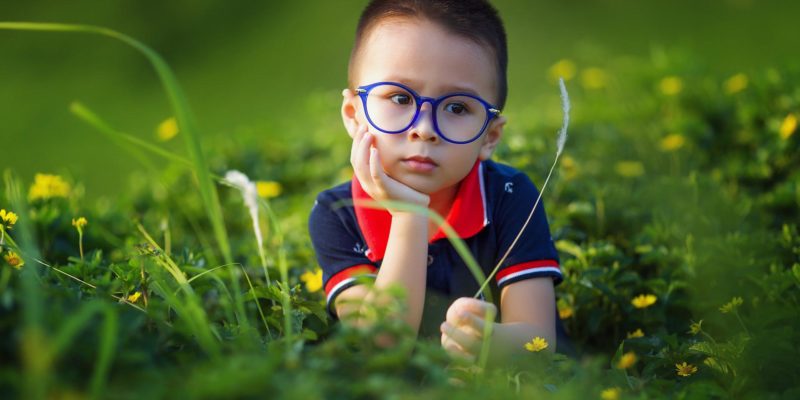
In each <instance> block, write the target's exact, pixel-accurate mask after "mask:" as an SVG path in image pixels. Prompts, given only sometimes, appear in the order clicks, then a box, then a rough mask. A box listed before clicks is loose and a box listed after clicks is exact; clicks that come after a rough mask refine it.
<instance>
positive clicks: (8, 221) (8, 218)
mask: <svg viewBox="0 0 800 400" xmlns="http://www.w3.org/2000/svg"><path fill="white" fill-rule="evenodd" d="M0 220H2V223H3V226H5V227H6V228H8V229H11V227H12V226H14V224H16V223H17V214H14V213H13V212H11V211H6V210H5V209H2V210H0Z"/></svg>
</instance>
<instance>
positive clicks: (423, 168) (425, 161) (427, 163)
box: [403, 156, 439, 172]
mask: <svg viewBox="0 0 800 400" xmlns="http://www.w3.org/2000/svg"><path fill="white" fill-rule="evenodd" d="M403 164H404V165H405V166H406V167H408V168H409V169H411V170H412V171H416V172H430V171H433V169H434V168H436V167H438V166H439V164H437V163H436V161H433V159H431V158H430V157H423V156H412V157H408V158H404V159H403Z"/></svg>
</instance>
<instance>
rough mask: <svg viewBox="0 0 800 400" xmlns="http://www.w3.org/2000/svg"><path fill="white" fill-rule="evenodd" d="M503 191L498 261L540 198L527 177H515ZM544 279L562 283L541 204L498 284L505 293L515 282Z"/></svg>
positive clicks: (497, 218)
mask: <svg viewBox="0 0 800 400" xmlns="http://www.w3.org/2000/svg"><path fill="white" fill-rule="evenodd" d="M502 188H503V191H504V193H503V194H502V195H501V196H500V201H499V202H498V206H497V208H496V215H495V221H496V222H497V223H498V230H497V231H498V254H497V257H498V259H497V261H499V260H500V258H502V257H503V255H504V254H505V253H506V251H508V248H509V247H510V246H511V244H512V243H513V242H514V239H515V238H516V236H517V234H518V233H519V231H520V229H522V226H523V225H524V224H525V220H526V219H527V218H528V215H530V212H531V208H532V207H533V205H534V203H535V202H536V199H537V197H538V196H539V191H538V190H537V189H536V186H534V184H533V182H531V180H530V179H529V178H528V176H527V175H525V174H524V173H518V174H515V175H514V176H512V177H511V179H510V180H509V181H508V182H504V183H503V185H502ZM543 276H549V277H552V278H553V283H554V284H556V285H557V284H559V283H561V281H562V280H563V275H562V274H561V269H560V267H559V259H558V252H557V251H556V248H555V245H554V244H553V239H552V238H551V236H550V226H549V224H548V223H547V217H546V213H545V208H544V201H543V200H539V204H538V205H537V206H536V211H535V212H534V213H533V217H531V220H530V222H529V223H528V226H527V227H526V228H525V230H524V231H523V233H522V235H521V236H520V238H519V239H518V240H517V242H516V244H514V247H513V248H512V249H511V252H510V253H509V255H508V257H507V258H506V259H505V261H503V264H502V265H501V266H500V269H499V270H498V272H497V275H496V276H495V280H496V281H497V286H498V287H499V288H501V289H502V288H503V287H504V286H506V285H509V284H511V283H514V282H518V281H521V280H524V279H530V278H538V277H543Z"/></svg>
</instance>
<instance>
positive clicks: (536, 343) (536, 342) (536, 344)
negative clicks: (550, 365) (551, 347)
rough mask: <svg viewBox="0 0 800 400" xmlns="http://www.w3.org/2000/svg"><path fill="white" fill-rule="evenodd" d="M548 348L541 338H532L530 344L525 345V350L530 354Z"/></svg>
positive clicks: (545, 341)
mask: <svg viewBox="0 0 800 400" xmlns="http://www.w3.org/2000/svg"><path fill="white" fill-rule="evenodd" d="M547 346H548V344H547V340H544V338H543V337H541V336H537V337H535V338H533V339H532V340H531V341H530V342H528V343H525V350H528V351H530V352H534V353H535V352H537V351H542V350H544V349H546V348H547Z"/></svg>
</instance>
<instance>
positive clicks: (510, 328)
mask: <svg viewBox="0 0 800 400" xmlns="http://www.w3.org/2000/svg"><path fill="white" fill-rule="evenodd" d="M536 336H540V337H542V338H544V339H545V340H546V341H547V348H546V349H545V350H543V351H549V352H551V353H552V352H555V351H556V333H555V331H554V330H553V331H549V332H548V330H547V329H542V328H541V327H538V326H535V325H533V324H529V323H524V322H507V323H496V324H494V332H493V333H492V341H491V348H490V357H489V358H490V362H491V363H497V362H505V361H507V360H509V359H510V358H511V357H513V356H515V355H518V354H524V353H527V352H528V350H527V349H525V343H528V342H530V341H531V340H532V339H533V338H535V337H536Z"/></svg>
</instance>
